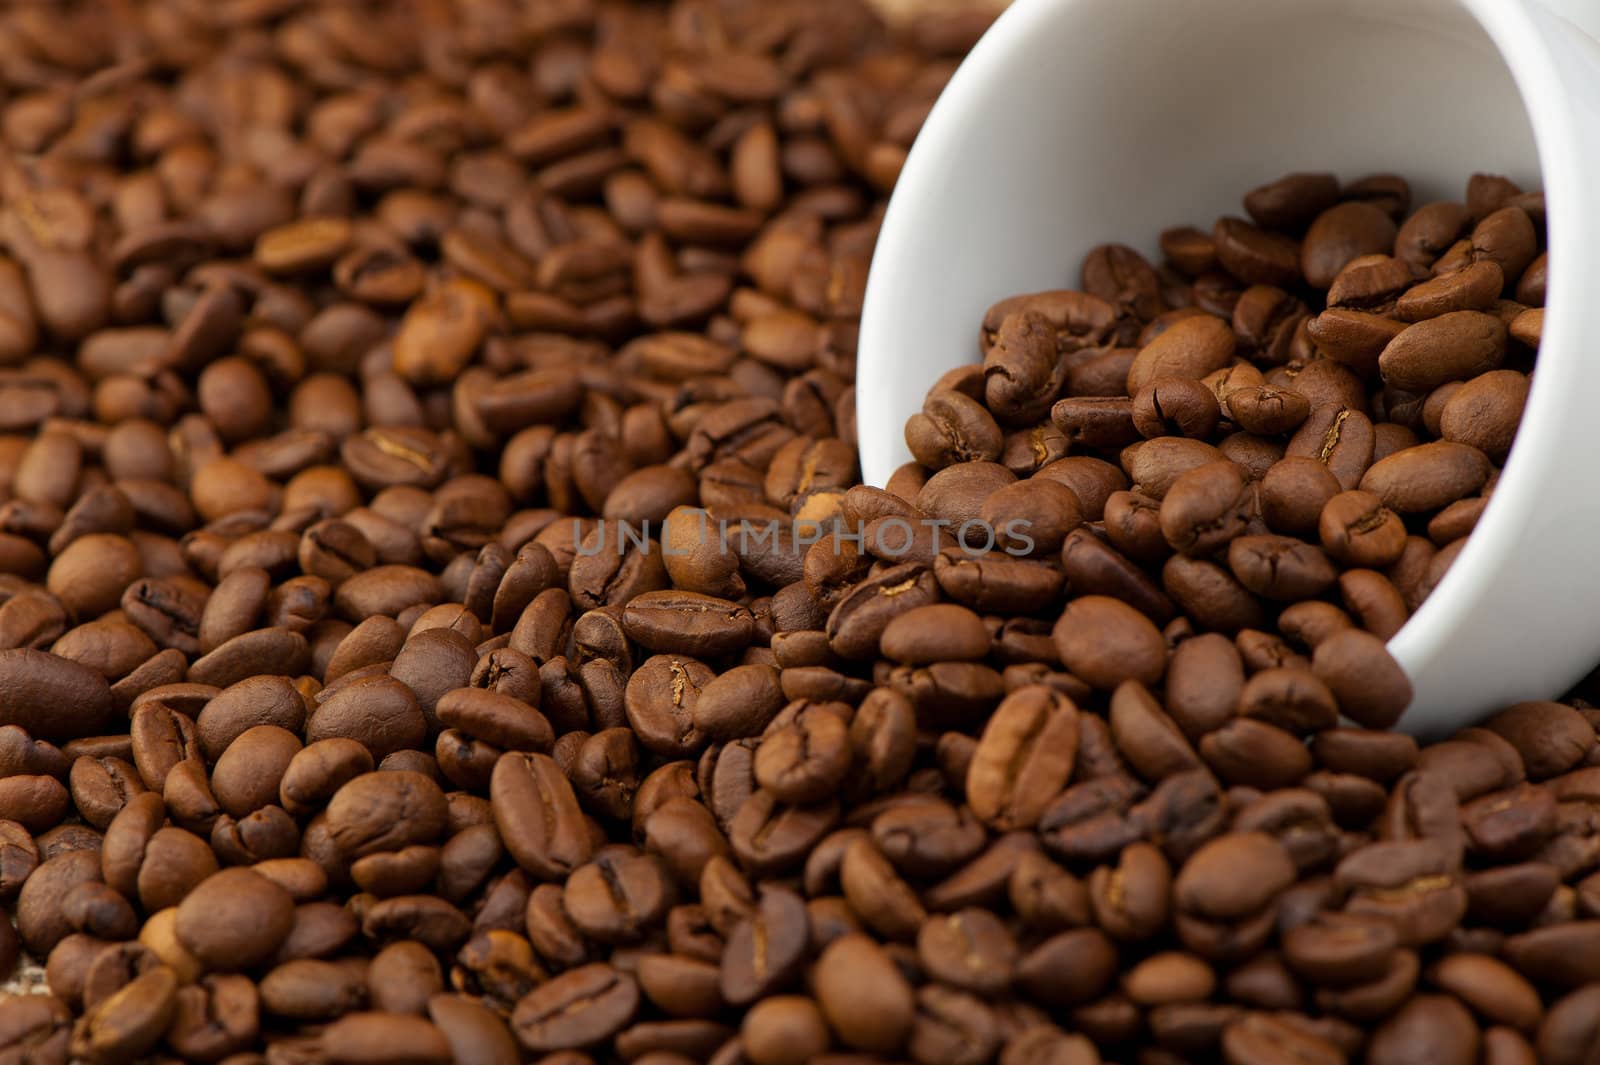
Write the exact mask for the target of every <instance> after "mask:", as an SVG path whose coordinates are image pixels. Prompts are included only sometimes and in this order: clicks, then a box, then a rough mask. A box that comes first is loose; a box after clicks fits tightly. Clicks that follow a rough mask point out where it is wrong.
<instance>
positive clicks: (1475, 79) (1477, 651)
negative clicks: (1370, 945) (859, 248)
mask: <svg viewBox="0 0 1600 1065" xmlns="http://www.w3.org/2000/svg"><path fill="white" fill-rule="evenodd" d="M1596 27H1600V0H1017V2H1016V3H1015V4H1014V6H1012V7H1011V8H1010V9H1009V10H1007V11H1006V12H1005V13H1004V14H1003V15H1001V17H1000V18H999V19H998V20H997V22H996V23H995V25H994V26H993V27H992V28H991V29H990V31H989V32H988V33H987V34H986V35H985V36H984V38H983V39H982V40H981V41H980V42H979V43H978V45H977V47H976V48H975V49H974V50H973V52H972V54H971V55H970V56H969V57H968V58H967V60H966V61H965V62H964V63H963V64H962V66H961V68H960V69H959V70H958V71H957V72H956V74H955V76H954V77H953V78H952V79H951V81H950V84H949V86H948V88H947V89H946V90H945V93H944V95H943V96H942V97H941V98H940V100H939V102H938V104H937V105H936V106H935V107H934V109H933V111H932V113H931V114H930V115H929V116H928V121H927V124H926V125H925V126H924V128H923V131H922V134H921V136H920V137H919V138H918V140H917V142H916V144H915V146H914V147H913V148H912V150H911V153H910V156H909V158H908V159H907V160H906V165H905V168H904V170H903V171H902V173H901V177H900V181H899V184H898V186H897V188H896V190H895V194H894V198H893V200H892V201H891V203H890V205H889V210H888V214H887V216H886V217H885V219H884V224H883V230H882V234H881V236H880V238H879V242H878V248H877V252H876V254H875V257H874V259H873V264H872V274H871V277H870V280H869V282H868V286H867V298H866V308H865V312H864V314H863V316H862V322H861V342H860V357H859V369H858V378H857V423H858V434H859V437H860V441H861V461H862V469H863V473H864V476H865V479H866V481H867V482H868V483H870V484H875V485H882V484H883V483H884V482H885V480H887V478H888V476H889V475H890V473H892V472H893V471H894V469H895V467H896V466H898V465H900V464H901V463H903V462H906V461H908V460H909V459H910V453H909V451H908V450H907V448H906V446H905V440H904V426H905V421H906V419H907V418H908V417H910V416H911V415H912V414H914V413H916V412H917V411H918V410H919V409H920V407H921V405H922V399H923V396H924V394H925V391H926V389H927V387H928V386H929V385H930V384H931V383H932V382H933V381H934V380H935V379H936V378H937V377H938V376H939V375H940V374H941V373H943V372H945V371H946V370H949V369H951V368H953V367H956V366H959V365H962V364H963V363H968V362H973V361H976V359H977V333H978V323H979V321H980V320H981V318H982V316H983V312H984V311H985V309H987V308H988V306H989V305H990V304H991V303H993V302H994V301H996V300H998V299H1000V298H1002V297H1004V296H1009V295H1014V294H1016V293H1021V292H1031V291H1037V290H1041V289H1049V288H1070V287H1073V286H1075V285H1076V284H1077V282H1078V277H1077V272H1078V264H1079V262H1080V261H1081V259H1082V257H1083V254H1084V253H1085V252H1086V251H1087V250H1088V249H1089V248H1091V247H1093V246H1094V245H1096V244H1100V243H1103V242H1106V241H1120V242H1124V243H1133V244H1135V245H1136V246H1140V250H1141V251H1143V252H1145V253H1146V254H1147V255H1149V256H1152V257H1155V256H1156V255H1157V249H1156V237H1157V235H1158V234H1159V232H1160V230H1161V229H1163V228H1165V227H1167V226H1171V225H1179V224H1191V223H1195V224H1200V225H1205V224H1206V223H1207V222H1209V220H1211V219H1213V218H1215V217H1217V216H1219V215H1222V214H1239V213H1241V207H1240V202H1239V200H1240V196H1241V195H1242V193H1243V192H1244V191H1245V190H1247V189H1250V188H1252V187H1254V186H1256V185H1259V184H1262V183H1264V182H1266V181H1269V180H1271V179H1272V178H1275V177H1277V176H1278V175H1280V174H1282V173H1286V172H1289V171H1294V170H1331V171H1334V172H1336V173H1338V174H1340V175H1341V176H1342V177H1344V178H1346V179H1350V178H1355V177H1359V176H1362V175H1364V174H1369V173H1375V172H1393V173H1399V174H1402V175H1404V176H1405V177H1407V178H1408V179H1410V181H1411V182H1412V187H1413V193H1414V195H1413V205H1414V206H1416V205H1421V204H1423V203H1427V202H1428V201H1430V200H1436V199H1460V198H1461V197H1462V195H1463V192H1464V189H1465V186H1466V179H1467V177H1468V176H1469V175H1470V174H1472V173H1474V172H1477V171H1487V172H1490V173H1501V174H1505V175H1507V176H1509V177H1511V178H1512V179H1513V180H1516V181H1518V182H1519V183H1522V184H1523V186H1524V187H1525V188H1543V190H1544V192H1545V197H1546V203H1547V208H1548V218H1549V220H1550V226H1549V228H1550V233H1549V251H1550V259H1551V262H1552V267H1551V273H1550V281H1549V289H1548V298H1547V303H1546V311H1545V320H1544V332H1543V346H1542V350H1541V352H1540V355H1539V362H1538V370H1537V373H1536V374H1535V375H1534V385H1533V388H1532V391H1531V394H1530V396H1529V399H1528V405H1527V409H1526V413H1525V414H1524V417H1523V422H1522V429H1521V432H1520V434H1519V435H1518V437H1517V441H1516V445H1515V446H1514V447H1513V448H1512V451H1511V455H1510V458H1509V460H1508V462H1507V464H1506V466H1505V471H1504V474H1503V476H1502V477H1501V479H1500V482H1499V485H1498V487H1497V488H1496V490H1495V493H1494V496H1493V500H1492V502H1491V503H1490V505H1489V506H1488V507H1487V508H1486V510H1485V512H1484V514H1483V517H1482V519H1481V520H1480V521H1479V523H1478V526H1477V530H1476V532H1475V533H1474V534H1473V536H1472V538H1471V540H1470V541H1469V543H1468V546H1467V547H1466V548H1465V549H1464V550H1463V551H1462V553H1461V555H1460V556H1459V557H1458V558H1457V560H1456V562H1455V565H1454V566H1453V567H1452V569H1451V571H1450V573H1449V575H1448V576H1447V577H1446V579H1445V580H1444V581H1443V582H1442V583H1441V584H1440V586H1439V587H1438V589H1437V590H1435V591H1434V593H1433V595H1432V596H1431V597H1429V599H1428V601H1427V602H1426V603H1425V604H1424V605H1423V606H1422V608H1421V609H1420V610H1418V611H1417V613H1416V614H1415V615H1414V616H1413V617H1412V619H1411V620H1410V621H1409V622H1408V623H1407V624H1406V626H1405V628H1404V629H1403V630H1402V631H1401V632H1400V633H1399V634H1398V635H1396V636H1395V637H1394V639H1393V640H1391V641H1390V645H1389V646H1390V650H1391V651H1392V652H1393V653H1394V654H1395V656H1396V657H1397V658H1398V659H1399V661H1400V663H1401V665H1402V666H1404V668H1405V670H1406V672H1407V673H1408V674H1409V675H1410V677H1411V680H1412V683H1413V685H1414V686H1415V688H1416V695H1417V697H1416V701H1415V703H1414V705H1413V707H1412V709H1411V710H1410V711H1409V712H1408V713H1407V714H1406V716H1405V718H1404V719H1403V721H1402V722H1401V727H1402V728H1405V729H1408V730H1410V731H1413V732H1416V733H1420V734H1424V735H1436V734H1439V733H1441V732H1444V731H1448V730H1450V729H1453V728H1457V727H1460V726H1462V725H1465V724H1467V723H1470V722H1471V721H1472V720H1473V719H1475V718H1477V717H1479V716H1481V715H1483V714H1484V713H1487V712H1489V711H1492V710H1495V709H1497V708H1499V707H1501V706H1503V705H1505V704H1506V703H1508V702H1512V701H1516V700H1521V699H1532V698H1544V697H1548V696H1552V695H1555V694H1558V693H1559V692H1561V691H1563V690H1565V689H1566V688H1567V687H1569V686H1570V685H1571V684H1572V683H1574V682H1576V681H1577V680H1578V679H1579V678H1581V677H1582V676H1583V675H1584V674H1585V673H1586V672H1588V670H1589V669H1590V668H1591V667H1592V666H1594V664H1595V663H1596V662H1597V661H1600V558H1597V557H1596V556H1597V554H1600V535H1596V533H1597V531H1600V41H1597V40H1596V37H1597V36H1600V29H1597V28H1596Z"/></svg>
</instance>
